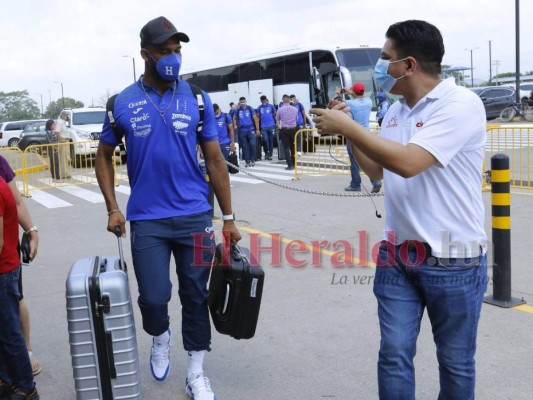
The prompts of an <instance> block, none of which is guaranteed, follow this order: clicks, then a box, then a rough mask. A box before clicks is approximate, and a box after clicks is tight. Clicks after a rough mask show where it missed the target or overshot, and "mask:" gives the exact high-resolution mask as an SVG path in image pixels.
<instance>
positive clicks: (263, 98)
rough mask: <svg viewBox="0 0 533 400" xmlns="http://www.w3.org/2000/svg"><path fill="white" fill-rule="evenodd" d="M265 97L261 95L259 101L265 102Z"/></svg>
mask: <svg viewBox="0 0 533 400" xmlns="http://www.w3.org/2000/svg"><path fill="white" fill-rule="evenodd" d="M266 99H267V97H266V96H265V95H262V96H261V97H259V100H261V101H263V100H266Z"/></svg>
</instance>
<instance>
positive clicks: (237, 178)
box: [229, 174, 265, 185]
mask: <svg viewBox="0 0 533 400" xmlns="http://www.w3.org/2000/svg"><path fill="white" fill-rule="evenodd" d="M243 175H244V174H243ZM229 179H230V182H243V183H251V184H252V185H257V184H258V183H265V182H263V181H260V180H259V179H252V178H243V177H240V176H235V175H231V176H230V178H229Z"/></svg>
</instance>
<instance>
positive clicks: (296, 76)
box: [285, 53, 311, 84]
mask: <svg viewBox="0 0 533 400" xmlns="http://www.w3.org/2000/svg"><path fill="white" fill-rule="evenodd" d="M310 74H311V72H310V69H309V53H299V54H294V55H291V56H285V83H286V84H287V83H309V77H310Z"/></svg>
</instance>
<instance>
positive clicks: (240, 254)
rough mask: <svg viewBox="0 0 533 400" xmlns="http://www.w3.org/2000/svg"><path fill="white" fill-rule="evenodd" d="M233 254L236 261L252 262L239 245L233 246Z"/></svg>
mask: <svg viewBox="0 0 533 400" xmlns="http://www.w3.org/2000/svg"><path fill="white" fill-rule="evenodd" d="M231 253H232V255H233V257H234V258H235V259H236V260H244V261H246V262H248V263H249V262H250V261H249V260H248V257H247V256H246V254H245V253H244V251H242V249H241V248H240V247H239V246H238V245H237V244H233V245H231Z"/></svg>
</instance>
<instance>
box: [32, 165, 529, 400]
mask: <svg viewBox="0 0 533 400" xmlns="http://www.w3.org/2000/svg"><path fill="white" fill-rule="evenodd" d="M251 170H252V171H253V168H252V169H251ZM239 175H240V174H239ZM363 179H364V184H365V185H366V187H367V189H368V190H370V188H371V185H370V183H369V182H368V180H367V179H366V178H363ZM283 183H284V184H286V185H290V186H292V187H295V188H299V189H313V190H319V191H328V192H343V188H344V187H345V186H346V185H347V183H348V178H347V177H346V176H304V177H303V178H302V179H301V180H298V181H289V182H283ZM88 186H89V187H88V189H90V190H92V191H94V192H98V188H97V187H96V186H94V185H88ZM384 190H385V192H386V184H385V186H384ZM49 192H50V193H51V194H57V195H58V196H62V197H63V199H65V200H67V201H68V202H69V203H70V204H72V206H68V207H62V208H47V207H44V206H43V205H41V204H39V203H37V202H35V201H34V200H32V199H27V200H26V202H27V204H28V207H29V208H30V211H31V214H32V216H33V220H34V222H35V223H36V224H37V225H38V226H39V232H40V238H41V243H40V246H39V255H38V257H37V259H36V260H35V261H34V262H33V263H32V265H31V266H29V267H25V268H24V292H25V297H26V299H27V301H28V304H29V308H30V313H31V322H32V327H31V332H32V345H33V350H34V353H35V355H36V356H37V357H38V358H39V360H40V362H41V364H42V373H41V374H40V375H38V376H37V377H36V382H37V386H38V389H39V392H40V393H41V399H43V400H49V399H54V400H72V399H75V397H76V395H75V391H74V380H73V377H72V368H71V361H70V353H69V341H68V331H67V319H66V308H65V280H66V277H67V274H68V271H69V268H70V266H71V265H72V263H73V262H74V261H75V260H76V259H78V258H81V257H87V256H91V255H97V254H99V255H112V254H117V252H118V250H117V245H116V238H115V237H114V236H113V235H112V234H111V233H108V232H106V230H105V226H106V222H107V216H106V210H105V205H104V204H103V203H98V202H95V203H91V202H87V201H82V200H79V199H77V198H74V197H73V196H71V195H70V194H69V193H65V192H59V191H58V190H57V189H51V190H50V191H49ZM117 196H118V199H119V202H120V206H121V208H123V209H125V206H126V201H127V195H126V194H123V193H118V195H117ZM232 196H233V204H234V206H233V207H234V211H235V213H236V215H237V220H238V222H237V223H238V226H239V227H240V228H241V232H242V233H243V240H242V244H243V245H244V246H250V240H252V241H255V242H257V243H259V244H260V245H261V246H269V245H270V243H271V237H272V236H271V235H272V234H280V235H281V239H282V240H281V250H280V253H279V254H280V258H281V265H278V263H277V259H276V256H275V255H274V256H273V255H272V254H273V252H270V251H264V252H263V253H262V255H261V263H262V265H263V268H264V270H265V274H266V281H265V287H264V292H263V301H262V306H261V313H260V319H259V323H258V327H257V332H256V336H255V337H254V338H253V339H251V340H240V341H238V340H235V339H232V338H230V337H227V336H223V335H221V334H218V333H217V332H216V331H215V330H214V329H213V342H212V348H213V350H212V352H210V353H209V354H208V355H207V356H206V359H205V373H206V376H208V377H209V378H210V379H211V383H212V387H213V389H214V391H215V393H216V394H217V396H218V399H220V400H230V399H231V400H245V399H254V400H262V399H265V400H266V399H280V400H289V399H295V400H304V399H305V400H311V399H317V400H318V399H336V400H348V399H363V400H366V399H377V398H378V395H377V378H376V362H377V352H378V347H379V339H380V336H379V326H378V319H377V305H376V300H375V298H374V295H373V293H372V284H371V281H372V276H373V274H374V268H373V267H372V263H371V260H370V256H369V252H370V251H371V248H372V246H373V245H374V244H375V243H377V242H379V240H380V237H381V230H382V227H383V219H380V218H377V217H376V210H375V209H374V205H375V207H376V209H377V211H378V212H379V213H380V214H381V215H384V210H383V197H374V198H373V202H374V205H373V204H372V202H371V200H370V199H369V198H368V197H351V198H343V197H336V196H323V195H315V194H307V193H303V192H301V191H293V190H289V189H284V188H280V187H277V186H274V185H271V184H254V185H252V184H244V183H240V182H234V184H233V188H232ZM483 196H484V200H485V206H486V228H487V232H488V234H489V235H490V234H491V225H490V224H491V216H490V210H491V207H490V200H491V198H490V193H489V192H485V193H484V195H483ZM532 206H533V191H531V190H529V191H525V190H522V191H520V190H513V191H512V207H511V215H512V268H513V270H512V289H513V296H515V297H520V298H522V297H523V298H524V299H525V300H526V301H527V302H528V305H526V306H522V307H519V308H514V309H503V308H498V307H495V306H491V305H487V304H484V305H483V309H482V316H481V322H480V326H479V335H478V350H477V357H476V360H477V371H478V372H477V395H476V399H482V400H492V399H494V400H496V399H497V400H503V399H512V400H529V399H531V398H532V397H533V380H532V379H531V359H532V355H533V289H532V287H533V272H532V265H531V260H532V259H533V246H532V245H531V221H533V207H532ZM217 216H220V211H219V209H218V207H217V208H216V209H215V217H217ZM215 228H216V229H217V231H219V230H220V228H221V224H220V222H218V221H215ZM362 238H365V240H366V244H364V240H363V239H362ZM295 241H301V242H295ZM324 241H328V242H329V243H333V242H337V245H338V246H343V245H344V246H345V247H346V246H347V245H349V246H351V248H352V250H353V259H352V260H349V259H346V258H344V257H342V256H341V254H340V253H341V252H339V249H341V247H336V248H334V247H330V248H329V249H323V250H322V252H321V253H320V257H319V256H318V255H317V254H315V255H314V256H315V258H313V254H312V253H311V252H309V250H308V249H309V246H311V245H312V244H313V243H318V242H324ZM124 244H125V253H126V262H128V263H129V265H131V254H130V245H129V242H128V240H125V242H124ZM298 246H299V248H300V251H299V252H298V251H295V250H294V249H295V248H298ZM287 249H289V250H287ZM291 249H292V250H291ZM306 249H307V250H306ZM302 260H304V261H305V260H307V262H306V263H304V265H299V262H298V261H302ZM365 260H367V261H365ZM351 261H354V262H356V263H362V264H364V265H361V266H358V265H351V266H346V264H353V263H352V262H351ZM489 274H490V275H492V270H491V269H490V270H489ZM173 282H174V289H173V299H172V301H171V306H170V312H171V327H172V329H173V331H174V333H175V335H174V343H173V346H172V351H171V359H172V367H171V370H170V374H169V377H168V379H167V380H166V381H165V382H163V383H160V382H156V381H154V380H153V379H152V377H151V374H150V368H149V352H150V345H151V338H150V337H149V336H148V335H147V334H146V333H144V332H143V330H142V326H141V318H140V314H139V312H138V307H137V305H136V304H135V306H134V309H135V317H136V327H137V336H138V338H137V341H138V346H139V354H140V365H141V375H142V393H143V399H148V400H152V399H186V398H187V396H186V394H185V390H184V383H185V374H186V367H187V366H186V353H185V351H184V350H183V347H182V344H181V338H180V335H179V332H180V323H181V321H180V319H181V317H180V305H179V299H178V296H177V285H176V280H175V277H173ZM130 284H131V289H132V293H133V294H134V297H136V291H137V289H136V282H135V277H134V275H133V270H132V269H130ZM490 293H492V286H489V292H488V294H490ZM415 363H416V380H417V399H419V400H426V399H427V400H429V399H436V398H437V396H438V386H439V385H438V382H439V380H438V365H437V361H436V357H435V346H434V343H433V340H432V335H431V327H430V325H429V322H428V320H427V317H424V319H423V323H422V329H421V333H420V337H419V340H418V354H417V356H416V360H415Z"/></svg>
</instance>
